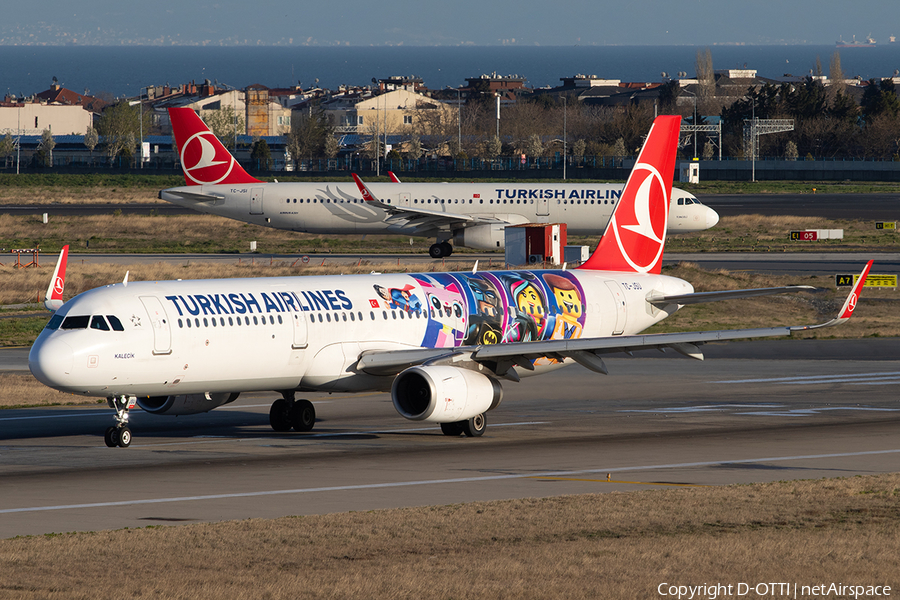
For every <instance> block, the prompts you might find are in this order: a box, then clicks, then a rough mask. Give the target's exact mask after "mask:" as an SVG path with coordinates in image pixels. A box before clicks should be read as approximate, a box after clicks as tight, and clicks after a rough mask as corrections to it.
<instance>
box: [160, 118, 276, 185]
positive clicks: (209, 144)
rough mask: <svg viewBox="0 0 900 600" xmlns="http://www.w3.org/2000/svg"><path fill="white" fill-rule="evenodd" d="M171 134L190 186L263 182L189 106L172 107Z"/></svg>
mask: <svg viewBox="0 0 900 600" xmlns="http://www.w3.org/2000/svg"><path fill="white" fill-rule="evenodd" d="M169 119H170V120H171V121H172V133H173V134H174V136H175V144H176V146H178V158H179V160H180V161H181V170H182V171H183V172H184V181H185V183H186V184H187V185H204V184H215V183H226V184H236V183H260V181H259V179H256V178H254V177H251V176H250V174H249V173H247V171H245V170H244V168H243V167H242V166H241V165H240V164H239V163H238V161H237V160H235V158H234V157H233V156H232V155H231V153H230V152H229V151H228V149H227V148H225V146H223V145H222V142H220V141H219V138H217V137H216V135H215V134H214V133H213V132H212V131H210V130H209V127H207V126H206V124H205V123H204V122H203V121H202V120H201V119H200V117H198V116H197V113H195V112H194V111H193V109H190V108H170V109H169Z"/></svg>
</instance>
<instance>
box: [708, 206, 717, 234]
mask: <svg viewBox="0 0 900 600" xmlns="http://www.w3.org/2000/svg"><path fill="white" fill-rule="evenodd" d="M718 222H719V213H717V212H716V211H714V210H713V209H711V208H710V207H708V206H707V207H706V228H707V229H709V228H710V227H714V226H715V224H716V223H718Z"/></svg>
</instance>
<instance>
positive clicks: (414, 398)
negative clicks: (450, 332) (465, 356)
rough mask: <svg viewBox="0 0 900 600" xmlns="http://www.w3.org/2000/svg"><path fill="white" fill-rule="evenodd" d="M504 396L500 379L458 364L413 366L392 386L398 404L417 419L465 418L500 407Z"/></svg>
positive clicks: (404, 413)
mask: <svg viewBox="0 0 900 600" xmlns="http://www.w3.org/2000/svg"><path fill="white" fill-rule="evenodd" d="M502 399H503V388H502V387H500V383H499V382H498V381H497V380H496V379H493V378H491V377H488V376H487V375H482V374H481V373H478V372H476V371H470V370H468V369H459V368H457V367H447V366H428V367H419V366H416V367H410V368H408V369H406V370H405V371H403V372H402V373H400V374H399V375H397V377H396V378H395V379H394V384H393V385H392V386H391V400H393V401H394V408H396V409H397V412H398V413H400V415H401V416H403V417H405V418H407V419H411V420H413V421H430V422H432V423H453V422H455V421H464V420H466V419H471V418H472V417H474V416H476V415H480V414H481V413H483V412H487V411H489V410H491V409H493V408H497V406H499V405H500V401H501V400H502Z"/></svg>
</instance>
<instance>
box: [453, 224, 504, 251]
mask: <svg viewBox="0 0 900 600" xmlns="http://www.w3.org/2000/svg"><path fill="white" fill-rule="evenodd" d="M504 229H506V225H476V226H475V227H466V228H465V229H459V230H457V231H454V232H453V243H454V244H455V245H457V246H465V247H466V248H473V249H475V250H497V249H498V248H503V247H504V245H505V243H506V237H505V234H504V233H503V230H504Z"/></svg>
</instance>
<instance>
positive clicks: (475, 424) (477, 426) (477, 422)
mask: <svg viewBox="0 0 900 600" xmlns="http://www.w3.org/2000/svg"><path fill="white" fill-rule="evenodd" d="M462 425H463V433H465V434H466V437H481V436H482V435H484V430H485V429H487V416H486V415H485V414H484V413H481V414H480V415H475V416H474V417H472V418H471V419H469V420H467V421H462Z"/></svg>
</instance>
